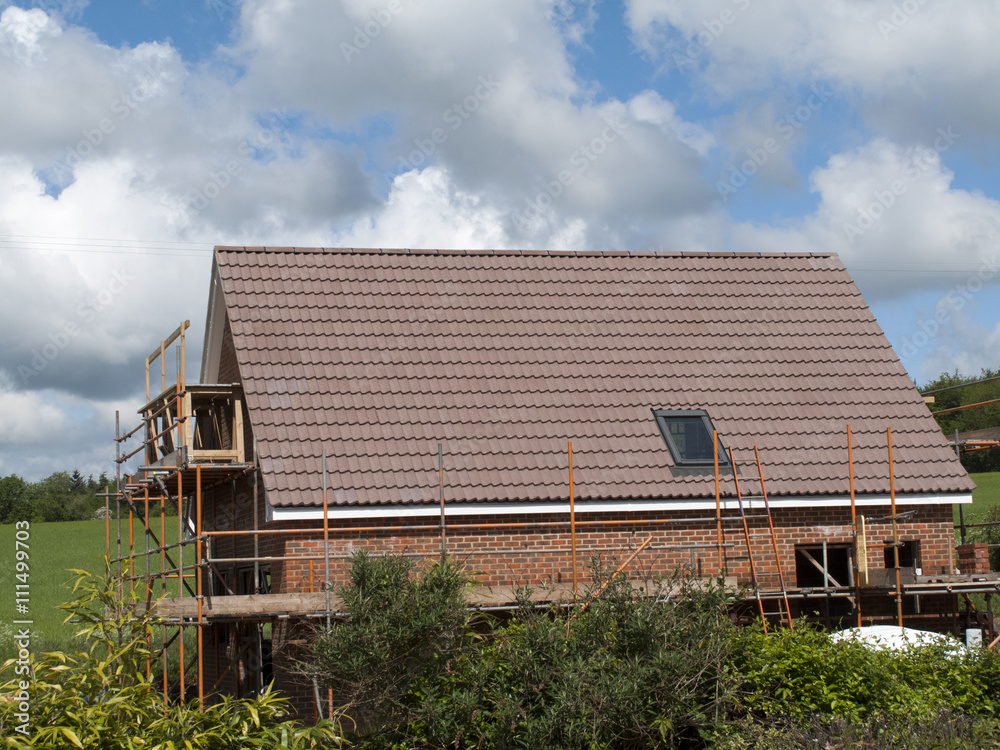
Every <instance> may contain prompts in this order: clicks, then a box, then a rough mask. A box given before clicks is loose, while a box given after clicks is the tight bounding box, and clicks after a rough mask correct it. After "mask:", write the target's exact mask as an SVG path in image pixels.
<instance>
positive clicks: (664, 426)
mask: <svg viewBox="0 0 1000 750" xmlns="http://www.w3.org/2000/svg"><path fill="white" fill-rule="evenodd" d="M653 416H655V417H656V424H657V426H659V428H660V433H661V434H662V435H663V441H664V442H665V443H666V444H667V448H668V449H669V450H670V455H671V456H672V457H673V459H674V464H676V465H677V466H712V465H713V464H714V461H715V455H714V451H713V445H712V431H713V430H714V429H715V428H714V427H713V426H712V420H711V419H709V417H708V412H706V411H704V410H702V409H686V410H674V409H655V410H654V411H653ZM719 465H720V466H723V465H726V466H728V465H729V458H728V456H727V455H726V451H725V449H724V448H723V447H722V440H721V439H720V440H719Z"/></svg>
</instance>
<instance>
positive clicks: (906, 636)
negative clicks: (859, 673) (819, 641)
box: [830, 625, 961, 651]
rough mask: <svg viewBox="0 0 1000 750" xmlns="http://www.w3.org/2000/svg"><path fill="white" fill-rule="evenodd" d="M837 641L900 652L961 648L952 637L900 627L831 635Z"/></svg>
mask: <svg viewBox="0 0 1000 750" xmlns="http://www.w3.org/2000/svg"><path fill="white" fill-rule="evenodd" d="M830 638H831V639H833V640H835V641H840V640H847V639H850V640H856V641H859V642H861V643H864V644H865V645H866V646H871V647H873V648H889V649H893V650H895V651H899V650H902V649H905V648H909V647H911V646H950V647H953V648H958V647H960V645H961V644H959V643H958V641H956V640H955V639H954V638H952V637H951V636H950V635H942V634H941V633H931V632H928V631H926V630H914V629H913V628H901V627H899V626H898V625H870V626H868V627H864V628H848V629H847V630H840V631H837V632H836V633H831V634H830Z"/></svg>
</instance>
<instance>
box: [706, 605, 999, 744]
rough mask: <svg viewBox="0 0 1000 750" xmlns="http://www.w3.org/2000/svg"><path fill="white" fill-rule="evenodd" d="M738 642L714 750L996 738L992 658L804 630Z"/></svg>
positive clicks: (755, 634)
mask: <svg viewBox="0 0 1000 750" xmlns="http://www.w3.org/2000/svg"><path fill="white" fill-rule="evenodd" d="M737 642H738V646H737V647H736V648H734V650H733V653H734V659H733V660H732V662H731V664H730V668H731V669H732V670H733V674H734V677H735V678H737V679H738V680H739V682H740V690H739V692H738V693H737V694H736V695H735V696H734V698H735V701H734V704H733V705H734V710H733V711H732V713H731V719H732V721H731V723H730V724H729V725H727V726H726V727H724V728H722V729H720V731H719V733H718V734H717V736H716V740H717V745H718V746H719V747H775V748H778V747H801V746H803V745H802V744H799V745H796V744H794V742H790V740H789V738H797V739H796V741H801V742H803V744H804V743H805V740H806V739H808V740H809V741H810V742H812V741H818V740H823V741H824V742H829V743H831V745H832V746H836V747H842V746H848V747H850V746H855V747H864V746H874V747H901V748H911V747H928V748H930V747H985V746H987V745H986V744H985V743H987V742H988V741H994V740H996V739H997V738H1000V733H998V727H997V723H996V720H995V718H994V713H995V710H996V708H997V703H996V700H997V695H1000V693H998V692H997V688H998V680H1000V657H998V656H997V654H995V653H994V652H992V651H985V650H964V649H955V648H948V647H938V646H924V647H911V648H908V649H905V650H902V651H891V650H887V649H872V648H869V647H866V646H864V645H862V644H859V643H857V642H854V641H849V640H841V641H833V640H831V639H830V637H829V636H828V635H827V634H826V633H824V632H822V631H819V630H817V629H816V628H814V627H809V626H808V625H807V624H806V623H800V624H799V625H798V626H797V627H796V629H795V631H794V632H792V631H790V630H778V631H776V632H772V633H770V634H765V633H764V632H763V631H762V629H760V628H759V627H752V628H746V629H745V630H743V631H742V632H741V633H740V634H739V635H738V636H737ZM779 730H780V731H779ZM786 741H789V742H790V744H781V743H782V742H786ZM741 743H745V744H741ZM852 743H854V744H852ZM865 743H868V745H865ZM963 743H970V744H963ZM820 746H822V745H820Z"/></svg>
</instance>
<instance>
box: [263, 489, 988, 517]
mask: <svg viewBox="0 0 1000 750" xmlns="http://www.w3.org/2000/svg"><path fill="white" fill-rule="evenodd" d="M891 502H892V498H891V497H890V496H889V495H864V496H859V497H856V498H855V501H854V503H855V506H856V507H859V508H866V507H873V506H886V505H889V504H890V503H891ZM971 502H972V495H971V494H968V493H955V494H940V495H897V496H896V505H897V506H903V505H905V506H913V505H921V506H922V505H951V504H953V503H960V504H963V505H964V504H968V503H971ZM769 505H770V507H771V509H772V510H779V509H790V508H800V509H801V508H805V509H808V508H849V507H850V506H851V498H850V497H849V496H846V495H845V496H840V495H828V496H799V497H780V498H774V499H772V500H770V501H769ZM743 507H744V509H745V510H763V509H764V502H763V501H762V500H757V499H747V500H744V501H743ZM721 508H722V510H724V511H739V503H738V501H737V500H736V498H727V499H724V500H722V502H721ZM701 510H709V511H712V512H713V513H714V512H715V498H714V497H713V498H685V499H681V500H615V501H589V502H588V501H583V502H577V503H575V512H576V513H578V514H587V513H650V512H673V511H701ZM569 512H570V507H569V502H490V503H451V504H448V503H445V506H444V513H445V516H446V517H448V516H452V517H458V516H496V515H563V514H565V515H568V514H569ZM440 515H441V506H440V505H438V504H420V505H417V504H406V505H402V504H400V505H388V504H386V505H366V506H352V507H348V508H344V507H335V508H330V509H329V514H328V518H330V519H331V520H345V521H347V520H354V519H363V518H404V517H406V518H413V517H431V516H434V517H440ZM268 520H269V521H316V520H320V521H321V520H323V508H322V507H316V506H305V507H296V508H274V507H269V508H268Z"/></svg>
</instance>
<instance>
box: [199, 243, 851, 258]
mask: <svg viewBox="0 0 1000 750" xmlns="http://www.w3.org/2000/svg"><path fill="white" fill-rule="evenodd" d="M214 249H215V251H216V252H220V251H221V252H244V253H285V254H290V253H315V254H342V255H436V256H448V255H459V256H477V255H485V256H495V257H503V256H522V257H573V256H576V257H581V258H595V257H598V258H601V257H628V258H649V257H655V258H835V257H837V253H834V252H826V253H814V252H801V253H797V252H765V251H762V252H732V251H720V252H710V251H703V250H523V249H512V250H505V249H454V250H449V249H422V248H363V247H298V246H268V245H216V246H215V248H214Z"/></svg>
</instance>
